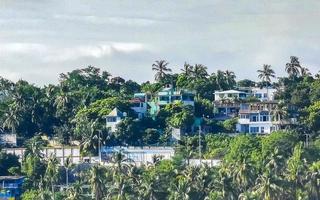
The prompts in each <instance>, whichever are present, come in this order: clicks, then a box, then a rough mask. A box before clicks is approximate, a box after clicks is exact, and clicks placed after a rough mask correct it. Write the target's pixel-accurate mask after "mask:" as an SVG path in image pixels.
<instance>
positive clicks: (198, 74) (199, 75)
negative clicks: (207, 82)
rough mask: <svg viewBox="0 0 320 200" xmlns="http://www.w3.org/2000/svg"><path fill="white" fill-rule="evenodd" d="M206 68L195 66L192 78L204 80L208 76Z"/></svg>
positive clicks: (200, 65)
mask: <svg viewBox="0 0 320 200" xmlns="http://www.w3.org/2000/svg"><path fill="white" fill-rule="evenodd" d="M207 69H208V68H207V67H206V66H204V65H202V64H196V65H195V66H194V67H193V77H195V79H204V78H206V77H207V76H208V72H207Z"/></svg>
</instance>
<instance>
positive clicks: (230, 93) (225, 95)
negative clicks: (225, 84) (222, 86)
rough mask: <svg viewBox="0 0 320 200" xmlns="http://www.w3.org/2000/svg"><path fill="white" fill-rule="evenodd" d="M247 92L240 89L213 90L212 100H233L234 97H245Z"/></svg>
mask: <svg viewBox="0 0 320 200" xmlns="http://www.w3.org/2000/svg"><path fill="white" fill-rule="evenodd" d="M248 95H249V94H248V93H246V92H244V91H240V90H225V91H215V92H214V100H215V101H224V100H232V101H233V100H235V99H245V98H247V96H248Z"/></svg>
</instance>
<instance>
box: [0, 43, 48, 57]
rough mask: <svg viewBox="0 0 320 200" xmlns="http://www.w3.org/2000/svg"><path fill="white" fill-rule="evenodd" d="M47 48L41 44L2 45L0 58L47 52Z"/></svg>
mask: <svg viewBox="0 0 320 200" xmlns="http://www.w3.org/2000/svg"><path fill="white" fill-rule="evenodd" d="M46 50H47V47H46V46H45V45H43V44H39V43H19V42H14V43H3V44H1V43H0V56H5V55H10V54H33V53H39V52H43V51H46Z"/></svg>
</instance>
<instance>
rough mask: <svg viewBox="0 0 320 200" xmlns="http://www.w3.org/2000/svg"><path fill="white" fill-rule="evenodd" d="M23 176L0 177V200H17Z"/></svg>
mask: <svg viewBox="0 0 320 200" xmlns="http://www.w3.org/2000/svg"><path fill="white" fill-rule="evenodd" d="M23 180H24V177H23V176H0V199H19V197H20V195H21V193H22V192H21V190H22V184H23Z"/></svg>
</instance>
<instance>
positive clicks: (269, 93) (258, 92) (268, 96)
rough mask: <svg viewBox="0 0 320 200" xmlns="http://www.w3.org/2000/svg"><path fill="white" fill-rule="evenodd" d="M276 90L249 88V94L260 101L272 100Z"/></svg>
mask: <svg viewBox="0 0 320 200" xmlns="http://www.w3.org/2000/svg"><path fill="white" fill-rule="evenodd" d="M276 92H277V90H276V89H273V88H251V95H252V96H254V97H256V98H257V99H259V100H260V101H273V100H274V97H275V93H276Z"/></svg>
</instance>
